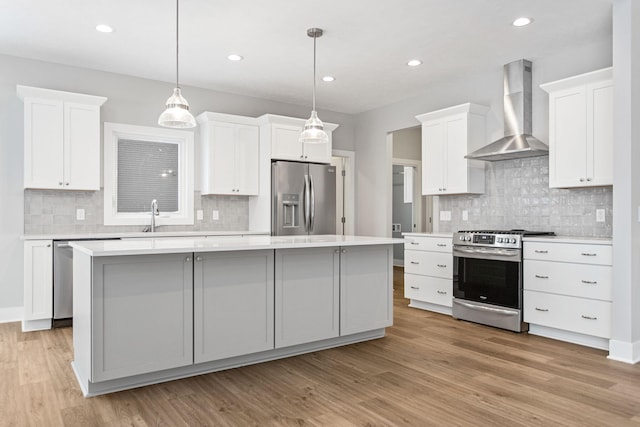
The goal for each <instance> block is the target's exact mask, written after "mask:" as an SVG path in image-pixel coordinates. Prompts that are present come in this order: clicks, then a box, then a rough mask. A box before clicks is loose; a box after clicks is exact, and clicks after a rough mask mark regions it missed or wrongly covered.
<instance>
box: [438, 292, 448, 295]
mask: <svg viewBox="0 0 640 427" xmlns="http://www.w3.org/2000/svg"><path fill="white" fill-rule="evenodd" d="M436 292H437V293H439V294H440V295H446V294H447V292H446V291H436Z"/></svg>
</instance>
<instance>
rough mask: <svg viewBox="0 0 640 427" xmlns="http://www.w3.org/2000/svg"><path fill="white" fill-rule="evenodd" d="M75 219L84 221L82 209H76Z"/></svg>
mask: <svg viewBox="0 0 640 427" xmlns="http://www.w3.org/2000/svg"><path fill="white" fill-rule="evenodd" d="M76 219H77V220H78V221H84V209H76Z"/></svg>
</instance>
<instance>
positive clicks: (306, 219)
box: [303, 175, 311, 232]
mask: <svg viewBox="0 0 640 427" xmlns="http://www.w3.org/2000/svg"><path fill="white" fill-rule="evenodd" d="M310 199H311V194H310V184H309V175H305V176H304V207H303V209H304V212H303V214H304V231H306V232H308V231H309V227H310V219H309V210H310V203H311V200H310Z"/></svg>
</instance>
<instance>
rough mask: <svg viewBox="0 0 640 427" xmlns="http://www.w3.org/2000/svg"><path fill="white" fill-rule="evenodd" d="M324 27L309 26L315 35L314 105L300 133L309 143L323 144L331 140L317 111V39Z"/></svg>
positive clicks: (302, 140) (301, 139)
mask: <svg viewBox="0 0 640 427" xmlns="http://www.w3.org/2000/svg"><path fill="white" fill-rule="evenodd" d="M322 33H323V32H322V29H320V28H309V29H308V30H307V35H308V36H309V37H313V106H312V109H311V117H309V120H307V121H306V123H305V124H304V131H302V133H301V134H300V138H299V141H300V142H302V143H309V144H322V143H328V142H329V136H328V135H327V133H326V132H325V131H324V125H323V124H322V121H321V120H320V119H319V118H318V113H316V39H317V38H318V37H322Z"/></svg>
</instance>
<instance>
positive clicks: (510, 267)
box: [452, 230, 554, 332]
mask: <svg viewBox="0 0 640 427" xmlns="http://www.w3.org/2000/svg"><path fill="white" fill-rule="evenodd" d="M553 234H554V233H553V232H539V231H525V230H510V231H487V230H484V231H459V232H457V233H454V235H453V297H454V298H453V307H452V315H453V317H455V318H456V319H462V320H469V321H471V322H476V323H482V324H485V325H489V326H495V327H497V328H502V329H508V330H510V331H515V332H525V331H527V330H529V325H528V324H527V323H524V322H523V319H522V294H523V293H522V238H523V237H525V236H552V235H553Z"/></svg>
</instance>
